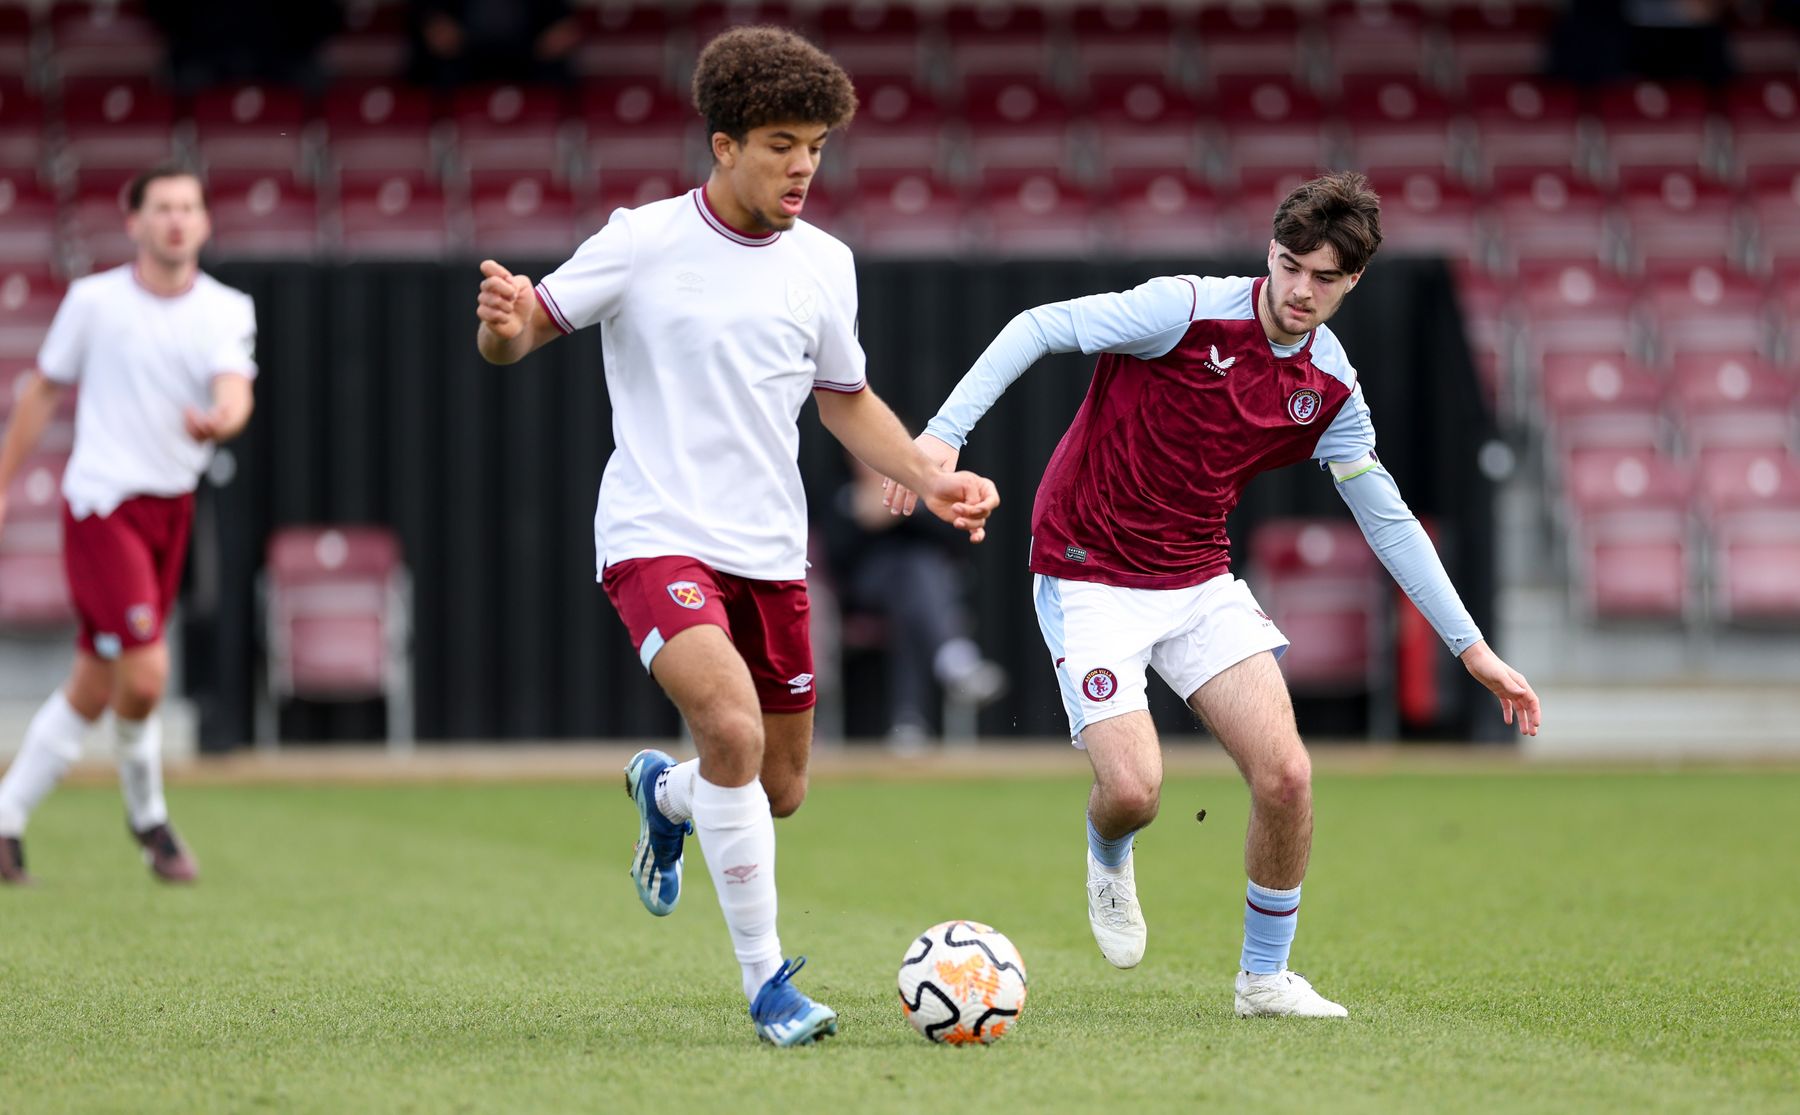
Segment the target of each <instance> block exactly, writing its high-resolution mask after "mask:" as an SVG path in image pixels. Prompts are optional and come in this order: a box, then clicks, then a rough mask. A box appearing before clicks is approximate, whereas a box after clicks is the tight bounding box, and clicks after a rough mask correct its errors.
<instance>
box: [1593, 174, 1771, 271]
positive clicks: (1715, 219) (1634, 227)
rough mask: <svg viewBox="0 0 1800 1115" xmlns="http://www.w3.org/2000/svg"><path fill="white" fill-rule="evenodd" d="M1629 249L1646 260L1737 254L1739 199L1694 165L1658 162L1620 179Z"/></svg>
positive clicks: (1723, 257)
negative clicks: (1676, 167)
mask: <svg viewBox="0 0 1800 1115" xmlns="http://www.w3.org/2000/svg"><path fill="white" fill-rule="evenodd" d="M1620 191H1621V195H1620V205H1621V207H1622V209H1623V212H1624V215H1625V219H1626V222H1627V224H1628V225H1629V228H1630V233H1631V242H1632V250H1633V253H1634V255H1635V256H1636V258H1637V259H1638V260H1640V261H1642V262H1644V263H1652V264H1653V263H1656V262H1659V261H1666V260H1686V261H1706V262H1710V261H1715V260H1719V261H1722V260H1726V259H1736V258H1738V257H1739V256H1740V254H1741V248H1742V245H1741V243H1740V239H1739V236H1738V229H1739V224H1738V203H1737V198H1736V197H1735V196H1734V195H1733V193H1732V191H1731V190H1730V189H1728V188H1727V187H1725V186H1721V185H1718V184H1716V183H1711V182H1706V181H1704V180H1702V179H1701V178H1700V177H1699V176H1698V175H1696V174H1695V173H1693V172H1692V171H1683V170H1670V169H1665V168H1657V169H1654V170H1652V171H1650V172H1649V173H1648V174H1644V175H1641V176H1634V175H1626V176H1623V181H1621V183H1620Z"/></svg>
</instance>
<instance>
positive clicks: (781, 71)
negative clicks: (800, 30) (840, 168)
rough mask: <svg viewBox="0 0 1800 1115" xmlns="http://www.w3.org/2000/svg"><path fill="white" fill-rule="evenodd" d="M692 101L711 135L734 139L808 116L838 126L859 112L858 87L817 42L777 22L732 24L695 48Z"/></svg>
mask: <svg viewBox="0 0 1800 1115" xmlns="http://www.w3.org/2000/svg"><path fill="white" fill-rule="evenodd" d="M694 108H695V109H697V110H698V111H699V113H700V115H701V116H703V117H705V118H706V127H707V132H708V134H715V133H718V132H724V133H725V134H726V135H728V136H730V137H731V138H732V139H734V140H736V141H738V142H739V143H742V142H744V139H745V137H746V136H748V135H749V134H750V130H751V129H752V128H760V127H763V126H764V125H767V124H784V123H807V124H824V125H825V126H826V127H828V128H841V127H843V126H844V125H845V124H848V123H849V122H850V118H851V117H852V116H854V115H856V90H855V89H853V88H851V85H850V78H849V76H848V75H847V74H845V73H844V71H843V68H842V67H840V66H839V65H838V64H837V63H836V62H833V61H832V60H831V57H830V56H829V55H827V54H826V53H825V52H824V51H822V50H820V49H819V48H818V47H816V46H814V45H812V44H811V43H809V42H807V41H806V40H805V39H803V38H801V37H800V36H799V35H796V34H794V32H792V31H789V30H787V29H785V28H781V27H736V28H733V29H732V30H730V31H727V32H725V33H724V34H722V35H720V36H719V37H718V38H716V39H714V40H713V41H712V42H710V43H707V44H706V49H704V50H702V51H701V52H700V62H699V64H698V65H697V66H696V67H695V69H694Z"/></svg>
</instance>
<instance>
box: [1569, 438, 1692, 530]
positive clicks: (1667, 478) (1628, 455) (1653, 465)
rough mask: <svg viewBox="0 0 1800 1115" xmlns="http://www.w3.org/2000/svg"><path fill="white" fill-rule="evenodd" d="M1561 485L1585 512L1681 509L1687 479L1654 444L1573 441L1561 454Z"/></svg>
mask: <svg viewBox="0 0 1800 1115" xmlns="http://www.w3.org/2000/svg"><path fill="white" fill-rule="evenodd" d="M1561 472H1562V478H1563V490H1564V492H1565V494H1566V495H1567V497H1568V499H1569V502H1570V504H1571V505H1572V506H1573V507H1574V508H1575V509H1576V511H1577V512H1578V513H1580V514H1582V515H1584V516H1591V515H1594V514H1598V513H1602V512H1611V511H1642V512H1663V513H1668V514H1672V515H1676V516H1680V515H1682V514H1684V513H1685V510H1686V507H1687V499H1688V493H1689V490H1690V481H1689V477H1688V474H1687V472H1686V471H1684V470H1683V469H1682V468H1681V466H1680V465H1679V464H1678V463H1677V462H1676V461H1675V460H1674V459H1673V458H1671V457H1669V456H1667V455H1666V454H1663V453H1660V452H1658V451H1656V450H1653V449H1643V448H1614V447H1584V446H1573V447H1570V448H1569V449H1568V450H1566V451H1565V452H1564V453H1563V454H1562V457H1561Z"/></svg>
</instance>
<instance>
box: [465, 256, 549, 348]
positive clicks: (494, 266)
mask: <svg viewBox="0 0 1800 1115" xmlns="http://www.w3.org/2000/svg"><path fill="white" fill-rule="evenodd" d="M475 317H476V318H477V319H478V320H479V321H480V322H481V325H480V327H479V328H478V329H476V331H475V347H476V348H477V349H478V350H480V352H481V358H482V359H483V360H486V361H487V362H488V363H490V364H515V363H517V362H518V361H520V360H523V359H525V357H527V356H529V355H530V354H531V353H533V352H535V351H537V350H538V349H540V348H542V347H544V346H545V345H547V344H549V343H550V342H551V341H554V340H555V339H556V338H558V337H560V336H562V331H561V330H560V329H558V328H557V327H556V323H555V322H554V321H551V320H550V315H549V314H546V313H545V312H544V309H543V307H542V306H540V305H538V300H537V295H536V294H535V293H534V292H533V290H532V286H531V280H530V279H528V278H526V277H525V276H524V275H515V274H513V273H512V272H511V271H508V270H507V269H506V268H504V267H502V266H500V265H499V264H498V263H495V262H494V261H493V260H491V259H484V260H482V261H481V293H480V294H479V295H478V296H477V297H476V299H475Z"/></svg>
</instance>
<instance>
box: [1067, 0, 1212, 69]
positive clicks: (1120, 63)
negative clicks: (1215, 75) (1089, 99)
mask: <svg viewBox="0 0 1800 1115" xmlns="http://www.w3.org/2000/svg"><path fill="white" fill-rule="evenodd" d="M1186 14H1187V13H1185V12H1181V13H1177V12H1176V11H1174V10H1172V9H1171V8H1169V7H1166V6H1163V5H1160V4H1121V3H1114V2H1109V0H1099V2H1094V0H1087V2H1084V3H1078V4H1076V5H1075V6H1074V8H1073V9H1072V10H1071V11H1070V13H1069V31H1070V40H1069V45H1070V48H1071V51H1072V53H1073V57H1074V62H1075V73H1076V76H1077V77H1078V78H1079V79H1080V80H1083V81H1086V82H1088V83H1090V84H1091V83H1093V82H1095V81H1097V80H1100V79H1103V78H1124V77H1131V78H1148V79H1150V80H1152V81H1157V80H1171V79H1175V80H1179V79H1180V78H1181V77H1182V76H1184V75H1182V73H1181V58H1182V56H1183V55H1184V54H1185V53H1186V51H1185V50H1184V48H1188V49H1191V46H1192V44H1191V42H1190V41H1189V39H1188V35H1187V28H1185V27H1184V26H1182V17H1184V16H1185V15H1186Z"/></svg>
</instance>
